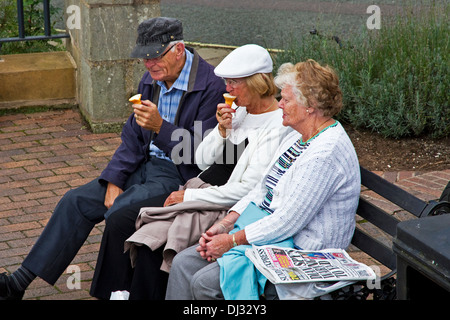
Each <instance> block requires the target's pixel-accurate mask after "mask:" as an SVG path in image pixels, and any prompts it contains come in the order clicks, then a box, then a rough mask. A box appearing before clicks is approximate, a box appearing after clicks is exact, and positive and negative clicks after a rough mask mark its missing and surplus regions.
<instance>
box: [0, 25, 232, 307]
mask: <svg viewBox="0 0 450 320" xmlns="http://www.w3.org/2000/svg"><path fill="white" fill-rule="evenodd" d="M131 57H133V58H141V59H143V63H144V64H145V67H146V68H147V70H148V71H147V72H146V73H145V74H144V76H143V77H142V79H141V82H140V84H139V88H138V93H141V94H142V98H141V100H142V102H141V104H135V105H133V109H134V113H133V114H132V115H131V116H130V117H129V119H128V121H127V122H126V124H125V125H124V127H123V131H122V143H121V145H120V146H119V148H118V149H117V150H116V152H115V154H114V156H113V158H112V159H111V161H110V163H109V164H108V166H107V167H106V168H105V170H104V171H103V172H102V173H101V175H100V177H99V178H97V179H95V180H93V181H91V182H90V183H88V184H86V185H84V186H81V187H79V188H77V189H74V190H71V191H69V192H67V194H66V195H65V196H64V197H63V198H62V199H61V201H60V202H59V203H58V205H57V206H56V208H55V211H54V213H53V215H52V217H51V219H50V220H49V222H48V224H47V226H46V228H45V229H44V231H43V233H42V234H41V236H40V237H39V239H38V240H37V242H36V244H35V245H34V247H33V248H32V250H31V251H30V253H29V254H28V256H27V257H26V258H25V260H24V261H23V263H22V265H21V266H20V267H19V269H18V270H16V271H15V272H14V273H13V274H11V275H9V276H7V275H6V274H1V275H0V299H21V298H22V296H23V294H24V291H25V289H26V288H27V287H28V285H29V284H30V283H31V282H32V281H33V280H34V278H35V277H36V276H39V277H40V278H42V279H44V280H45V281H46V282H48V283H49V284H54V283H55V282H56V280H57V279H58V278H59V277H60V275H61V274H62V273H63V272H64V270H65V269H66V268H67V266H68V265H69V264H70V263H71V261H72V259H73V258H74V257H75V255H76V254H77V252H78V250H79V249H80V247H81V246H82V245H83V243H84V241H85V240H86V238H87V237H88V235H89V233H90V231H91V230H92V228H93V227H94V226H95V224H96V223H99V222H101V221H102V220H103V219H106V223H107V221H108V217H110V216H112V215H120V214H121V210H123V209H124V208H129V207H130V206H133V207H135V208H137V210H135V211H136V216H137V214H138V212H139V210H138V208H139V207H145V206H150V205H152V203H147V201H148V199H155V198H157V197H158V196H163V195H165V194H167V193H170V192H171V191H174V190H177V189H178V187H179V185H182V184H184V182H185V181H187V180H188V179H190V178H192V177H194V176H196V175H197V174H198V173H199V172H200V170H199V169H198V167H197V166H196V165H195V164H194V160H193V157H194V154H195V153H194V141H197V139H201V137H203V133H204V132H205V131H206V130H208V129H211V128H213V127H214V126H215V125H216V123H217V120H216V117H215V112H216V106H217V104H218V103H220V102H222V101H223V97H222V94H223V93H224V92H225V84H224V82H223V81H222V80H221V79H220V78H218V77H216V76H215V75H214V68H213V66H211V65H209V64H208V63H207V62H206V61H205V60H203V59H202V58H201V57H200V56H199V55H198V53H197V52H196V51H195V50H193V49H191V48H186V47H185V45H184V42H183V30H182V24H181V22H180V21H178V20H176V19H173V18H163V17H159V18H154V19H149V20H146V21H144V22H142V23H141V24H140V25H139V27H138V38H137V41H136V47H135V48H134V50H133V52H132V54H131ZM194 127H195V130H194ZM194 135H195V137H196V138H195V139H194ZM180 146H181V147H180ZM134 218H135V217H134Z"/></svg>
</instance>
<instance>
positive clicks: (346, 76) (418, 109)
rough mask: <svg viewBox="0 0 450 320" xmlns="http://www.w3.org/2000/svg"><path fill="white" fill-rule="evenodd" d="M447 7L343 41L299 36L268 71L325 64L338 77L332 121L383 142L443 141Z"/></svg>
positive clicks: (448, 118)
mask: <svg viewBox="0 0 450 320" xmlns="http://www.w3.org/2000/svg"><path fill="white" fill-rule="evenodd" d="M449 8H450V5H448V4H445V5H443V7H441V6H440V7H432V8H428V9H429V10H423V11H422V12H421V14H414V15H413V14H410V13H406V14H402V15H399V16H396V17H394V18H393V19H389V21H385V20H387V19H384V20H383V24H382V26H381V29H379V30H367V29H363V30H362V32H361V33H360V34H359V36H355V37H354V38H353V39H350V40H347V41H342V40H339V39H334V40H333V39H330V37H323V36H320V34H319V35H317V34H316V35H309V34H308V35H304V36H301V37H300V39H293V40H291V42H290V43H289V44H288V45H287V46H286V48H284V49H285V50H284V51H283V52H281V53H279V54H277V56H276V57H275V65H276V68H275V71H276V69H277V68H278V66H279V65H281V64H282V63H283V62H288V61H289V62H293V63H294V62H298V61H302V60H305V59H308V58H312V59H314V60H317V61H319V62H321V63H325V64H328V65H330V66H332V67H333V68H334V69H335V70H336V71H337V72H338V74H339V76H340V81H341V88H342V91H343V94H344V104H345V108H344V110H343V111H342V113H341V114H340V115H339V119H340V120H342V121H346V122H349V123H350V124H352V125H353V126H355V127H364V128H368V129H370V130H372V131H374V132H378V133H381V134H382V135H383V136H386V137H394V138H400V137H406V136H419V135H422V134H430V135H431V136H432V137H435V138H439V137H447V136H449V134H450V101H449V88H450V85H449V82H450V81H449V74H450V65H449V52H450V51H449V37H448V30H449V22H448V18H447V17H448V13H449ZM406 12H410V11H409V10H406ZM336 40H337V41H336Z"/></svg>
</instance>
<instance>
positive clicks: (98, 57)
mask: <svg viewBox="0 0 450 320" xmlns="http://www.w3.org/2000/svg"><path fill="white" fill-rule="evenodd" d="M65 5H66V9H67V8H69V9H68V10H67V11H68V12H66V21H67V22H68V23H67V28H68V31H69V33H70V36H71V41H70V44H68V50H69V51H70V52H71V54H72V56H73V57H74V60H75V62H76V64H77V81H76V82H77V100H78V103H79V108H80V111H81V113H82V114H83V116H84V117H85V119H86V120H87V122H88V123H89V124H90V126H91V129H92V131H93V132H95V133H100V132H108V131H118V130H120V129H121V127H122V125H123V123H124V122H125V121H126V119H127V118H128V116H129V115H130V114H131V111H132V108H131V105H130V103H129V102H128V98H129V97H131V96H132V95H133V94H135V93H136V90H137V85H138V83H139V80H140V78H141V77H142V75H143V73H144V71H145V67H144V66H143V64H142V63H140V62H139V60H138V59H130V58H129V57H130V53H131V51H132V49H133V47H134V45H135V42H136V37H137V31H136V30H137V27H138V25H139V23H141V22H142V21H144V20H146V19H149V18H153V17H157V16H160V14H161V11H160V1H159V0H65ZM77 18H79V20H78V21H79V23H78V24H77V23H74V21H75V22H77V20H76V19H77ZM69 22H70V23H69Z"/></svg>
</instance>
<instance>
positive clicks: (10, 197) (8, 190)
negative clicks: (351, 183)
mask: <svg viewBox="0 0 450 320" xmlns="http://www.w3.org/2000/svg"><path fill="white" fill-rule="evenodd" d="M119 143H120V134H118V133H105V134H93V133H92V132H90V131H89V130H88V129H87V128H86V127H85V126H84V123H83V121H82V118H81V116H80V114H79V113H78V111H77V110H71V109H70V110H67V109H65V110H54V111H46V112H40V113H32V114H22V113H18V114H14V115H6V116H0V272H5V271H6V272H13V271H14V270H16V269H17V268H18V266H19V265H20V263H21V262H22V260H23V259H24V257H25V256H26V254H27V253H28V252H29V250H30V249H31V247H32V245H33V244H34V242H35V241H36V239H37V237H38V236H39V234H40V233H41V232H42V230H43V228H44V227H45V225H46V223H47V221H48V219H49V218H50V216H51V213H52V211H53V209H54V207H55V205H56V203H57V202H58V200H59V199H60V198H61V197H62V195H63V194H65V193H66V192H67V191H68V190H69V189H71V188H75V187H77V186H80V185H83V184H85V183H87V182H89V181H91V180H92V179H93V178H95V177H97V176H98V175H99V174H100V172H101V171H102V169H103V168H104V167H105V166H106V164H107V163H108V161H109V160H110V159H111V156H112V155H113V153H114V150H115V149H116V148H117V146H118V145H119ZM377 173H378V174H380V175H382V176H383V177H385V178H386V179H388V180H390V181H392V182H395V183H396V184H398V185H399V186H400V187H402V188H405V189H407V190H408V191H409V192H412V193H413V194H415V195H417V196H418V197H419V198H421V199H424V200H432V199H436V198H438V197H439V196H440V194H441V192H442V190H443V188H444V187H445V185H446V184H447V182H448V181H449V180H450V169H449V170H444V171H440V172H414V171H406V172H377ZM363 194H364V195H365V196H367V197H369V198H371V199H372V200H373V201H378V202H380V201H381V200H380V199H377V197H376V196H374V195H373V194H371V193H370V191H363ZM385 206H386V210H387V211H389V212H392V213H393V214H394V215H396V216H398V217H399V218H400V219H409V218H411V217H408V216H407V215H405V213H404V212H403V211H402V210H401V209H400V208H396V207H395V206H392V205H390V204H387V203H386V204H385ZM360 222H361V221H360ZM360 224H363V223H360ZM103 228H104V223H100V224H99V225H97V227H95V228H94V229H93V231H92V233H91V234H90V236H89V238H88V239H87V240H86V243H85V244H84V245H83V247H82V248H81V250H80V252H79V253H78V255H77V256H76V257H75V259H74V261H73V262H72V264H71V266H72V267H73V268H75V270H79V271H81V273H80V279H81V285H80V287H79V288H77V284H78V282H76V281H75V280H74V275H76V274H77V273H72V272H73V271H70V270H68V271H69V272H68V273H64V274H63V275H62V276H61V277H60V279H59V280H58V282H57V283H56V284H55V286H50V285H48V284H47V283H45V282H44V281H42V280H41V279H36V280H35V281H34V282H33V283H32V284H31V286H30V288H29V290H27V291H26V294H25V297H24V298H25V299H30V300H33V299H42V300H73V299H92V298H91V297H90V296H89V288H90V283H91V279H92V276H93V270H94V268H95V262H96V258H97V252H98V249H99V246H100V240H101V235H102V230H103ZM351 254H352V255H353V256H354V257H355V258H357V259H360V260H362V261H363V262H365V263H366V264H368V265H372V264H377V262H376V261H372V260H370V259H369V258H367V257H364V256H363V255H362V254H361V253H360V252H358V251H352V250H351Z"/></svg>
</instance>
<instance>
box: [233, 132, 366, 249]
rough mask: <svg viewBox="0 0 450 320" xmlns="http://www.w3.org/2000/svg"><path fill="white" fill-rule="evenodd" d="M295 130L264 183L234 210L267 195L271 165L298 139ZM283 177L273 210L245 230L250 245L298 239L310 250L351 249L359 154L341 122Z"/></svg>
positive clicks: (276, 188)
mask: <svg viewBox="0 0 450 320" xmlns="http://www.w3.org/2000/svg"><path fill="white" fill-rule="evenodd" d="M300 137H301V135H300V133H298V132H297V131H293V132H291V133H290V134H289V135H288V136H287V137H286V138H285V140H284V141H283V142H282V144H281V145H280V147H279V149H278V151H277V152H276V153H275V156H274V158H273V159H272V161H271V165H269V166H268V168H267V170H266V172H265V173H264V175H263V179H262V180H261V181H260V183H259V184H258V185H257V186H256V187H255V188H254V189H253V190H252V191H251V192H249V193H248V195H246V196H245V197H244V198H243V199H242V200H240V201H239V202H238V203H236V205H234V206H233V207H232V208H231V209H230V210H234V211H236V212H238V213H242V212H243V211H244V209H245V208H246V207H247V205H248V204H249V203H250V202H251V201H253V202H254V203H255V204H256V205H259V204H260V203H261V201H262V200H263V199H264V196H265V194H266V191H267V189H266V187H265V178H266V177H267V175H268V174H269V172H270V169H271V167H272V164H273V163H274V162H275V161H276V160H277V159H278V158H279V156H280V155H281V154H282V153H283V152H284V151H286V150H287V149H288V148H289V147H290V146H291V145H292V144H293V143H294V142H295V141H296V140H297V139H299V138H300ZM310 143H311V144H310V146H309V147H308V148H307V149H306V150H305V151H304V152H303V153H302V154H301V155H300V156H299V157H298V158H297V160H296V161H295V162H294V164H293V165H292V166H291V167H290V168H289V169H288V170H287V171H286V173H285V174H284V175H283V176H282V177H281V178H280V180H279V182H278V184H277V186H276V187H275V189H274V192H273V200H272V204H271V208H273V209H274V212H273V214H271V215H269V216H267V217H265V218H263V219H261V220H259V221H257V222H255V223H252V224H250V225H248V226H247V227H246V228H245V233H246V237H247V240H248V242H249V243H251V244H255V245H264V244H270V243H275V242H278V241H281V240H284V239H286V238H288V237H293V238H294V243H295V244H296V245H297V246H299V247H300V248H302V249H305V250H320V249H324V248H344V249H345V248H347V246H348V245H349V244H350V240H351V238H352V235H353V231H354V228H355V212H356V208H357V205H358V199H359V194H360V189H361V177H360V169H359V163H358V158H357V156H356V152H355V149H354V147H353V144H352V143H351V141H350V139H349V137H348V135H347V133H346V132H345V130H344V128H343V127H342V125H341V124H340V123H337V125H336V126H334V127H330V128H328V129H327V130H325V131H323V132H322V133H321V134H320V135H318V136H317V137H316V138H315V139H313V140H311V142H310Z"/></svg>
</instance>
